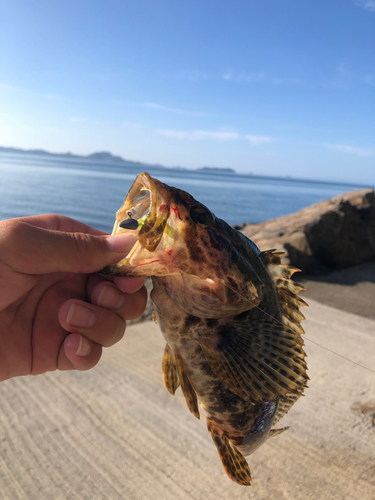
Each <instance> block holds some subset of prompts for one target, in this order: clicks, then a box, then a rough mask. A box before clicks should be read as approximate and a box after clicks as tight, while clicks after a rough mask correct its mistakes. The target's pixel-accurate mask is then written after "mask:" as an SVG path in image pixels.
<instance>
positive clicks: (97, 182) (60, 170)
mask: <svg viewBox="0 0 375 500" xmlns="http://www.w3.org/2000/svg"><path fill="white" fill-rule="evenodd" d="M146 168H147V171H148V172H149V173H150V174H151V175H152V176H153V177H156V178H157V179H159V180H161V181H163V182H166V183H167V184H170V185H173V186H175V187H178V188H181V189H184V190H185V191H188V192H189V193H190V194H192V195H193V196H194V197H195V198H196V199H197V200H199V201H200V202H202V203H204V204H205V205H207V206H208V207H209V208H210V209H211V210H212V211H213V212H214V213H215V214H216V215H217V216H218V217H220V218H222V219H224V220H226V221H227V222H228V223H229V224H241V223H243V222H262V221H264V220H267V219H271V218H275V217H279V216H281V215H286V214H290V213H292V212H295V211H297V210H300V209H301V208H304V207H306V206H308V205H311V204H313V203H316V202H318V201H320V200H323V199H326V198H331V197H332V196H336V195H338V194H340V193H343V192H345V191H350V190H351V189H358V188H359V187H360V186H354V185H353V186H350V185H340V184H328V183H320V182H310V181H299V180H293V179H273V178H262V177H255V176H245V175H239V174H237V175H232V174H226V173H220V172H215V173H213V172H209V173H208V172H204V171H192V170H180V169H172V168H168V169H165V168H157V167H148V166H147V167H146V166H144V165H140V166H139V167H134V166H124V165H116V164H114V163H101V162H89V161H87V160H73V159H57V158H49V157H43V156H35V155H27V154H9V153H7V154H4V153H0V172H1V181H0V199H1V203H0V218H1V219H6V218H11V217H20V216H26V215H35V214H42V213H58V214H62V215H66V216H69V217H73V218H74V219H78V220H80V221H82V222H85V223H86V224H89V225H91V226H94V227H96V228H98V229H101V230H103V231H107V232H111V230H112V225H113V221H114V216H115V212H116V210H117V209H118V208H119V207H120V205H121V204H122V202H123V200H124V197H125V195H126V193H127V191H128V189H129V187H130V186H131V184H132V182H133V180H134V178H135V176H136V175H137V174H138V173H140V172H142V171H144V170H145V169H146Z"/></svg>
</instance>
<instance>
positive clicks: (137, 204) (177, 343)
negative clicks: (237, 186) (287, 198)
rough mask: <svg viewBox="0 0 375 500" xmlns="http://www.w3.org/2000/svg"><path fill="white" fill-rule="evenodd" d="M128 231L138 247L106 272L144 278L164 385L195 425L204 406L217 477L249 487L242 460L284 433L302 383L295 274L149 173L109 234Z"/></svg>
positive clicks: (277, 254) (135, 185)
mask: <svg viewBox="0 0 375 500" xmlns="http://www.w3.org/2000/svg"><path fill="white" fill-rule="evenodd" d="M126 231H133V232H134V231H135V232H136V233H137V234H138V241H137V242H136V243H135V245H134V246H133V248H132V249H131V251H130V252H129V254H128V255H127V256H126V257H125V258H123V259H122V260H121V261H120V262H118V263H117V264H115V265H113V266H109V267H107V268H106V269H105V270H104V272H106V273H108V274H112V275H118V276H139V277H142V276H151V277H152V281H153V290H152V292H151V298H152V301H153V303H154V306H155V316H156V318H155V320H156V321H157V323H158V325H159V326H160V329H161V331H162V334H163V336H164V338H165V340H166V346H165V351H164V355H163V360H162V370H163V380H164V385H165V387H166V389H167V390H168V391H169V392H170V393H171V394H175V391H176V390H177V388H178V387H179V386H180V387H181V389H182V392H183V394H184V396H185V399H186V403H187V406H188V408H189V410H190V411H191V413H192V414H193V415H194V416H195V417H197V418H199V416H200V413H199V411H200V407H201V408H202V410H203V411H204V412H205V413H206V416H207V427H208V431H209V433H210V434H211V437H212V439H213V441H214V443H215V445H216V447H217V450H218V452H219V455H220V458H221V461H222V465H223V467H224V470H225V472H226V473H227V475H228V476H229V477H230V478H231V479H232V480H233V481H235V482H237V483H239V484H243V485H250V483H251V475H250V469H249V466H248V463H247V460H246V459H245V458H244V457H245V456H247V455H249V454H251V453H253V452H254V451H255V450H256V449H257V448H259V446H260V445H261V444H262V443H264V441H265V440H266V439H267V438H269V437H273V436H275V435H277V434H279V433H281V432H283V431H284V430H286V429H287V427H285V428H281V429H273V428H272V426H273V425H275V424H276V423H277V422H278V421H279V420H280V418H281V417H283V416H284V415H285V413H286V412H287V411H288V410H289V409H290V408H291V406H292V405H293V404H294V403H295V402H296V401H297V399H298V398H299V397H300V396H301V395H302V393H303V391H304V389H305V388H306V384H307V380H308V376H307V374H306V369H307V365H306V361H305V352H304V350H303V341H302V337H301V334H302V333H303V329H302V327H301V325H300V322H301V320H302V319H304V316H303V315H302V313H301V312H300V311H299V308H300V307H301V306H302V305H304V304H305V302H304V301H303V300H302V299H301V298H299V297H298V296H297V294H298V292H299V291H300V290H302V289H303V287H302V286H300V285H298V284H297V283H295V282H294V281H292V280H291V276H292V274H293V273H294V272H295V271H296V269H295V268H292V267H289V266H286V265H282V264H281V256H282V253H280V252H275V251H274V250H269V251H265V252H261V251H260V250H259V249H258V248H257V246H256V245H255V244H254V243H253V242H252V241H251V240H249V239H247V238H246V237H245V236H244V235H243V234H241V233H239V232H238V231H236V230H235V229H233V228H232V227H230V226H229V225H228V224H226V223H225V222H224V221H222V220H221V219H219V218H217V217H215V216H214V215H213V214H212V213H211V212H210V210H209V209H208V208H206V207H205V206H204V205H202V204H201V203H199V202H197V201H196V200H195V199H194V198H193V197H192V196H191V195H190V194H188V193H186V192H184V191H182V190H180V189H177V188H174V187H170V186H167V185H166V184H164V183H162V182H160V181H158V180H156V179H153V178H151V176H150V175H148V174H147V173H142V174H139V175H138V176H137V177H136V179H135V181H134V183H133V185H132V187H131V188H130V190H129V192H128V194H127V196H126V199H125V202H124V204H123V205H122V207H121V208H120V210H119V211H118V212H117V214H116V221H115V225H114V229H113V234H117V233H121V232H126Z"/></svg>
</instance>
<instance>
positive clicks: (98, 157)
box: [0, 146, 164, 168]
mask: <svg viewBox="0 0 375 500" xmlns="http://www.w3.org/2000/svg"><path fill="white" fill-rule="evenodd" d="M0 153H17V154H28V155H37V156H53V158H65V159H71V160H91V161H100V162H111V163H124V164H127V165H129V164H131V165H134V166H136V165H145V164H144V163H142V162H140V161H131V160H124V158H122V157H121V156H115V155H113V154H112V153H108V152H107V151H101V152H99V153H92V154H91V155H74V154H72V153H50V152H49V151H45V150H44V149H19V148H6V147H3V146H0ZM152 166H153V167H154V166H157V167H160V168H164V167H163V165H152Z"/></svg>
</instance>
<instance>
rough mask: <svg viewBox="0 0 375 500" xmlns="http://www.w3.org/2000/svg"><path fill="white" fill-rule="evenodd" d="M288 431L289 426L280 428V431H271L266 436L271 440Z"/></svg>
mask: <svg viewBox="0 0 375 500" xmlns="http://www.w3.org/2000/svg"><path fill="white" fill-rule="evenodd" d="M288 429H290V425H288V427H281V429H271V430H270V433H269V434H268V438H267V439H271V438H273V437H275V436H278V435H279V434H282V433H283V432H285V431H287V430H288Z"/></svg>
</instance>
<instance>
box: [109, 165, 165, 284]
mask: <svg viewBox="0 0 375 500" xmlns="http://www.w3.org/2000/svg"><path fill="white" fill-rule="evenodd" d="M142 190H143V191H145V194H144V195H143V196H140V194H141V193H142ZM169 201H170V196H169V195H168V191H167V189H166V187H165V186H164V184H163V183H161V182H160V181H158V180H156V179H153V178H152V177H151V176H150V175H149V174H148V173H147V172H142V173H140V174H138V175H137V177H136V178H135V180H134V182H133V184H132V186H131V187H130V189H129V191H128V192H127V194H126V197H125V200H124V203H123V204H122V206H121V207H120V209H119V210H118V211H117V212H116V220H115V223H114V226H113V230H112V234H113V235H114V234H122V233H127V232H131V233H132V234H134V233H135V234H137V237H138V239H137V241H136V242H135V243H134V245H133V246H132V248H131V249H130V250H129V252H128V254H127V255H126V256H125V257H124V258H122V259H121V260H120V261H119V262H118V263H117V264H114V265H110V266H106V267H105V268H104V269H102V270H101V271H100V273H101V274H105V275H118V276H119V275H124V274H123V272H121V267H123V266H126V267H127V272H129V266H131V263H130V261H131V258H132V257H133V256H135V255H136V254H137V253H138V252H139V251H141V250H147V251H148V252H150V253H152V252H154V251H155V249H156V247H157V246H158V245H159V242H160V240H161V239H162V237H163V231H164V227H165V225H166V222H167V219H168V215H169ZM160 207H164V209H163V210H160ZM129 214H130V217H129ZM129 218H132V219H134V220H138V222H139V224H138V228H137V229H126V228H122V227H121V226H120V224H121V222H122V221H123V220H125V219H129ZM143 218H144V220H142V219H143ZM128 264H129V266H128ZM125 275H127V274H125Z"/></svg>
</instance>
